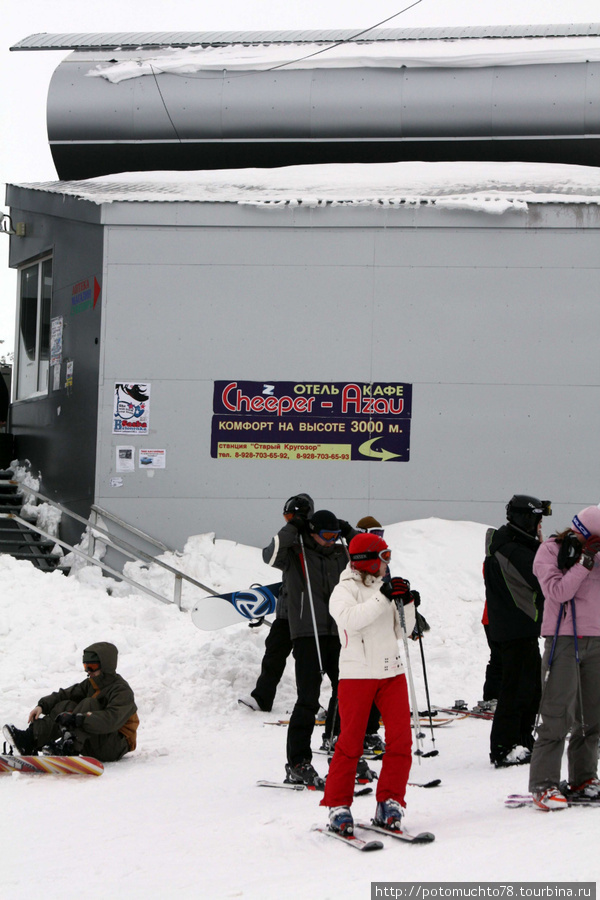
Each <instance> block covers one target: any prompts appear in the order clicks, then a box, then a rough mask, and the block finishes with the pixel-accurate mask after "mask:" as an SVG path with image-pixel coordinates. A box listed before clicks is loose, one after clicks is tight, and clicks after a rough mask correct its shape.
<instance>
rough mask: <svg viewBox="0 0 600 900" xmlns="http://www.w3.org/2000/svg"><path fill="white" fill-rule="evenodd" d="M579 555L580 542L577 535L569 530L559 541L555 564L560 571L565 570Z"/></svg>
mask: <svg viewBox="0 0 600 900" xmlns="http://www.w3.org/2000/svg"><path fill="white" fill-rule="evenodd" d="M580 556H581V543H580V542H579V540H578V538H577V535H575V534H573V532H572V531H571V532H569V533H568V534H566V535H565V537H564V538H563V540H562V541H561V542H560V547H559V550H558V557H557V559H556V565H557V566H558V568H559V569H561V571H563V572H566V571H568V570H569V569H570V568H571V566H574V565H575V563H576V562H577V561H578V559H579V557H580Z"/></svg>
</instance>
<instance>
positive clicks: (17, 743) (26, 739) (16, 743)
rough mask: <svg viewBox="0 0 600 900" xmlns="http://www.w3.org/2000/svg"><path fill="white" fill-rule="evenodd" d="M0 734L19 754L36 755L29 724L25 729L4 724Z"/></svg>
mask: <svg viewBox="0 0 600 900" xmlns="http://www.w3.org/2000/svg"><path fill="white" fill-rule="evenodd" d="M2 734H3V735H4V737H5V738H6V740H7V741H8V742H9V744H12V746H13V747H14V748H15V750H16V751H17V752H18V753H19V754H20V755H21V756H36V755H37V751H36V745H35V741H34V739H33V732H32V730H31V725H30V726H29V728H27V729H26V730H25V731H21V730H20V729H19V728H16V727H15V726H14V725H5V726H4V728H3V729H2Z"/></svg>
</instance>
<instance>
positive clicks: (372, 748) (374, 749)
mask: <svg viewBox="0 0 600 900" xmlns="http://www.w3.org/2000/svg"><path fill="white" fill-rule="evenodd" d="M363 749H364V752H365V753H368V754H369V756H382V755H383V754H384V753H385V744H384V743H383V741H382V740H381V738H380V737H379V735H378V734H365V740H364V744H363Z"/></svg>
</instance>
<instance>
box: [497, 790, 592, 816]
mask: <svg viewBox="0 0 600 900" xmlns="http://www.w3.org/2000/svg"><path fill="white" fill-rule="evenodd" d="M566 800H567V806H569V807H572V806H597V807H600V797H596V798H594V797H577V798H575V797H567V798H566ZM504 805H505V806H507V807H508V808H509V809H519V808H520V807H523V806H530V807H532V808H534V809H541V808H540V807H539V806H536V805H535V803H534V802H533V797H532V796H531V794H509V795H508V797H507V798H506V800H505V801H504ZM541 811H542V812H545V810H541ZM548 812H554V810H548Z"/></svg>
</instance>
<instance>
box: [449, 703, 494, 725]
mask: <svg viewBox="0 0 600 900" xmlns="http://www.w3.org/2000/svg"><path fill="white" fill-rule="evenodd" d="M435 708H436V709H437V710H438V712H442V713H448V715H452V716H454V717H455V718H456V719H466V718H468V717H471V718H473V719H486V720H487V721H488V722H491V720H492V719H493V718H494V713H493V712H490V711H488V710H485V709H481V708H480V707H477V706H474V707H473V709H467V708H466V707H458V706H456V707H454V706H436V707H435Z"/></svg>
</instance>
